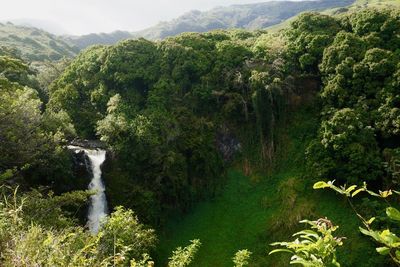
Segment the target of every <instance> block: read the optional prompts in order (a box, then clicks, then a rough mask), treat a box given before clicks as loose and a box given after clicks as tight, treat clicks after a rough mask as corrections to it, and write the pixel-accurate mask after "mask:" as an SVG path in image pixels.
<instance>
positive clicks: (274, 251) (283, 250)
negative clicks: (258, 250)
mask: <svg viewBox="0 0 400 267" xmlns="http://www.w3.org/2000/svg"><path fill="white" fill-rule="evenodd" d="M277 252H289V253H293V251H291V250H289V249H284V248H279V249H274V250H272V251H271V252H270V253H268V255H271V254H273V253H277Z"/></svg>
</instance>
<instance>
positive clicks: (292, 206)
mask: <svg viewBox="0 0 400 267" xmlns="http://www.w3.org/2000/svg"><path fill="white" fill-rule="evenodd" d="M314 114H315V113H314V112H307V111H304V112H297V113H295V114H293V119H292V122H291V123H290V125H289V126H288V127H286V129H285V130H284V131H283V133H281V138H280V139H281V142H284V143H285V145H284V146H283V147H282V148H281V152H280V153H279V156H278V157H277V158H278V159H277V160H278V164H277V166H276V168H275V170H274V171H273V172H272V174H271V175H260V174H259V173H258V174H253V175H250V176H248V177H247V176H245V175H244V174H243V172H242V170H241V169H242V168H241V167H240V166H241V165H240V164H235V166H234V167H231V168H230V170H229V171H228V179H227V183H226V185H225V187H224V188H223V189H222V191H221V193H220V195H219V196H218V197H216V198H215V199H213V200H210V201H205V202H202V203H199V204H197V205H196V206H195V207H194V208H193V210H192V211H191V212H190V213H188V214H186V215H183V216H175V217H173V218H171V219H170V220H169V221H168V223H167V225H166V227H165V228H164V229H163V231H162V232H160V233H159V237H160V245H159V248H158V250H159V254H158V255H157V260H158V262H162V263H163V264H164V265H165V262H166V260H167V259H168V257H169V256H170V253H171V251H172V250H174V249H175V248H176V247H178V246H186V245H187V244H188V243H189V240H192V239H200V240H201V242H202V246H201V248H200V250H199V252H198V254H197V255H196V258H195V260H194V262H193V264H192V265H191V266H199V267H200V266H201V267H205V266H233V263H232V257H233V255H234V254H235V252H236V251H237V250H240V249H245V248H246V249H249V250H250V251H252V252H253V255H252V258H251V264H250V266H287V265H288V256H287V255H276V256H267V253H268V251H269V250H271V247H270V246H269V244H270V243H271V242H275V241H283V240H288V239H290V238H291V234H292V233H294V232H295V231H296V230H299V229H300V228H299V227H301V225H299V224H298V223H297V222H298V221H299V220H301V219H306V218H307V219H317V218H320V217H325V216H326V217H328V218H329V219H331V220H332V221H333V223H335V224H337V225H340V228H339V230H338V231H337V235H338V236H346V237H347V238H348V239H347V240H346V241H345V245H344V246H343V247H342V248H341V249H340V250H339V259H340V260H341V261H340V262H341V263H342V266H383V265H382V264H383V263H382V262H381V260H382V259H381V258H379V257H378V255H377V253H376V252H375V250H374V247H373V243H372V242H370V241H369V240H368V238H366V237H364V236H362V235H361V234H360V233H359V232H358V226H359V222H358V219H357V218H356V216H355V215H354V213H353V212H352V211H351V210H350V208H349V206H348V204H347V202H346V201H345V200H344V199H343V198H341V197H340V196H338V195H335V194H334V193H333V192H330V191H314V190H313V189H312V184H313V181H312V178H311V177H307V175H305V173H306V171H305V166H304V156H305V154H304V153H305V148H306V145H307V143H308V142H309V140H310V139H311V138H312V136H313V133H315V131H316V128H315V125H317V124H316V119H315V115H314ZM161 266H162V265H161Z"/></svg>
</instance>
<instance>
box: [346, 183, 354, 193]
mask: <svg viewBox="0 0 400 267" xmlns="http://www.w3.org/2000/svg"><path fill="white" fill-rule="evenodd" d="M356 188H357V186H356V185H352V186H350V187H349V188H347V189H346V193H349V194H350V193H351V191H353V190H354V189H356Z"/></svg>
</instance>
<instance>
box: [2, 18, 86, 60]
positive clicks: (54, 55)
mask: <svg viewBox="0 0 400 267" xmlns="http://www.w3.org/2000/svg"><path fill="white" fill-rule="evenodd" d="M0 44H1V46H2V47H7V48H8V49H12V50H14V51H15V54H17V55H18V56H20V57H22V58H23V59H25V60H27V61H41V62H42V61H45V60H51V61H54V60H59V59H61V58H63V57H74V56H75V55H76V54H77V53H78V52H79V49H78V48H77V47H74V46H72V45H71V44H69V43H68V42H65V41H64V40H63V39H62V38H60V37H57V36H55V35H52V34H50V33H47V32H45V31H43V30H40V29H37V28H32V27H24V26H17V25H14V24H12V23H10V22H8V23H0Z"/></svg>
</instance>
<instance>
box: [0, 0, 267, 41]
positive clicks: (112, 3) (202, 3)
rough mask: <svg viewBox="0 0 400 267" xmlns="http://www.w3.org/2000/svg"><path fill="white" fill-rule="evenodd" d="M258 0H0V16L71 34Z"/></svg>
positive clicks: (131, 25)
mask: <svg viewBox="0 0 400 267" xmlns="http://www.w3.org/2000/svg"><path fill="white" fill-rule="evenodd" d="M256 2H262V0H147V1H146V0H144V1H143V0H140V1H139V0H1V8H0V20H1V21H4V20H13V19H25V18H29V19H40V20H47V21H52V22H54V23H57V24H58V25H59V26H60V27H62V28H63V29H65V30H66V31H67V32H69V33H71V34H85V33H90V32H110V31H114V30H128V31H135V30H141V29H144V28H146V27H149V26H152V25H154V24H156V23H157V22H159V21H165V20H169V19H172V18H175V17H177V16H179V15H182V14H183V13H185V12H187V11H190V10H193V9H199V10H208V9H211V8H213V7H215V6H219V5H232V4H245V3H256Z"/></svg>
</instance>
